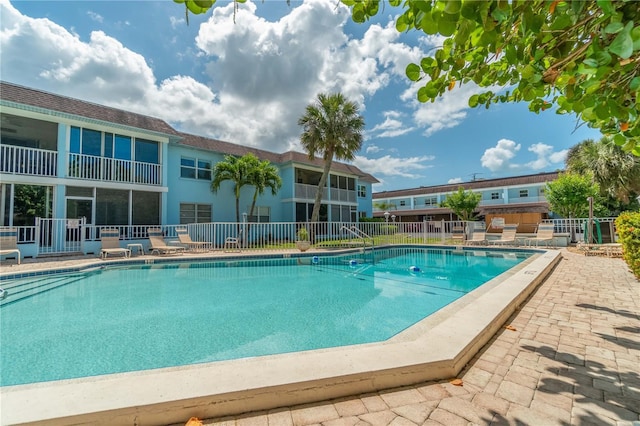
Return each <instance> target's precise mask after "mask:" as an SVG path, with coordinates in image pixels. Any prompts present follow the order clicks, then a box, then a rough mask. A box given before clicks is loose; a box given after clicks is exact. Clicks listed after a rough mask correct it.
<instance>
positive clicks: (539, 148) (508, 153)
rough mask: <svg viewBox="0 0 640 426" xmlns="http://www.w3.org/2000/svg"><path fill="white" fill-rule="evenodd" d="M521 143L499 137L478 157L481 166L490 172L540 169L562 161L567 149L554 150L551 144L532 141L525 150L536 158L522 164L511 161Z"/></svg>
mask: <svg viewBox="0 0 640 426" xmlns="http://www.w3.org/2000/svg"><path fill="white" fill-rule="evenodd" d="M520 148H521V145H520V144H517V143H515V142H514V141H512V140H509V139H500V140H499V141H498V143H497V144H496V146H495V147H493V148H489V149H487V150H485V152H484V154H483V155H482V158H481V159H480V161H481V163H482V166H483V167H486V168H488V169H489V170H491V171H492V172H497V171H506V170H513V169H517V168H522V169H530V170H542V169H545V168H547V167H549V166H550V165H552V164H557V163H562V162H564V159H565V158H566V156H567V152H568V150H566V149H563V150H562V151H554V150H553V146H551V145H547V144H544V143H541V142H539V143H534V144H533V145H531V146H529V148H527V151H529V152H532V153H534V154H535V155H536V159H535V160H532V161H529V162H527V163H524V164H518V163H515V162H512V160H513V159H514V158H515V157H516V155H517V153H518V151H520Z"/></svg>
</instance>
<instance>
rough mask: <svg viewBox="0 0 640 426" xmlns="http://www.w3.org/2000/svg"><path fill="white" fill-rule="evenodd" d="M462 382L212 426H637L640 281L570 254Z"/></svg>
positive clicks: (619, 266) (605, 263) (612, 263)
mask: <svg viewBox="0 0 640 426" xmlns="http://www.w3.org/2000/svg"><path fill="white" fill-rule="evenodd" d="M563 256H564V259H563V260H562V261H561V262H560V264H559V265H558V266H557V267H556V269H555V270H554V271H553V273H552V275H551V276H550V277H549V278H548V279H547V280H546V281H545V282H544V283H543V284H542V285H541V286H540V287H539V288H538V290H537V291H536V292H535V293H534V294H533V295H532V296H531V298H530V299H529V300H528V301H527V302H526V304H525V305H523V306H522V308H521V309H520V310H519V311H517V313H516V314H514V315H513V316H512V317H511V319H510V320H509V324H510V325H512V326H513V327H514V328H515V330H508V329H503V330H502V331H501V332H500V333H498V334H497V335H496V336H495V337H494V338H493V339H492V340H491V341H490V342H489V343H488V344H487V345H486V346H485V347H484V348H483V349H482V351H481V352H480V353H479V354H478V355H477V356H476V357H475V358H474V359H473V360H472V361H471V362H470V363H469V365H468V366H467V368H465V370H464V371H463V372H461V373H460V375H459V378H461V379H462V381H463V385H462V386H453V385H452V384H450V383H449V381H442V382H437V383H436V382H428V383H423V384H420V385H416V386H412V387H407V388H402V389H393V390H389V391H385V392H378V393H375V394H368V395H359V396H354V397H352V398H344V399H340V400H334V401H327V402H323V403H318V404H313V405H307V406H299V407H290V408H282V409H276V410H271V411H269V412H262V413H251V414H246V415H243V416H237V417H228V418H224V419H209V420H206V421H204V423H205V424H206V425H216V426H218V425H220V426H231V425H235V426H252V425H265V426H266V425H269V426H273V425H282V426H287V425H319V424H322V425H325V426H352V425H358V426H366V425H373V426H386V425H392V426H405V425H408V426H410V425H446V426H455V425H469V424H478V425H488V424H491V425H494V424H495V425H500V424H509V425H536V426H538V425H541V426H546V425H585V426H586V425H640V415H639V413H640V282H638V280H636V279H635V278H634V277H633V275H632V274H631V273H630V272H629V271H628V269H627V268H626V264H625V263H624V262H623V261H622V260H620V259H610V258H598V257H584V256H582V255H578V254H573V253H569V252H566V251H565V252H564V253H563Z"/></svg>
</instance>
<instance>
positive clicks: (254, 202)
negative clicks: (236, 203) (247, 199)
mask: <svg viewBox="0 0 640 426" xmlns="http://www.w3.org/2000/svg"><path fill="white" fill-rule="evenodd" d="M257 199H258V189H257V188H256V190H255V192H254V193H253V200H251V208H250V209H249V216H248V217H253V210H254V209H255V207H256V200H257ZM250 227H251V223H249V220H248V219H247V235H249V228H250Z"/></svg>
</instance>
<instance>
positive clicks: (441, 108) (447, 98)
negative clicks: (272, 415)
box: [401, 83, 489, 136]
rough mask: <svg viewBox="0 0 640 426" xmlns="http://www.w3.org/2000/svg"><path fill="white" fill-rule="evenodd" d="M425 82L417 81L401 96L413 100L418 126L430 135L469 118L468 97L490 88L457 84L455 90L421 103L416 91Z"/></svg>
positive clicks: (406, 99)
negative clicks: (433, 100) (432, 100)
mask: <svg viewBox="0 0 640 426" xmlns="http://www.w3.org/2000/svg"><path fill="white" fill-rule="evenodd" d="M422 85H423V84H419V83H416V84H414V85H413V86H411V87H410V88H408V89H407V90H405V91H404V92H403V94H402V96H401V98H402V99H403V100H404V101H409V102H411V103H412V104H413V105H414V107H415V112H414V114H413V118H414V120H415V122H416V124H417V125H418V126H421V127H424V128H425V130H424V135H425V136H430V135H432V134H434V133H436V132H438V131H440V130H444V129H450V128H452V127H456V126H459V125H460V124H462V122H463V121H464V120H465V118H467V110H468V109H470V107H469V104H468V99H469V97H470V96H471V95H473V94H475V93H480V92H484V91H486V90H489V89H487V88H480V87H478V86H477V85H475V84H473V83H468V84H465V85H463V86H461V87H458V86H456V87H455V88H454V89H453V90H451V91H447V92H445V93H444V94H443V95H442V96H441V97H439V98H437V99H436V100H435V102H427V103H420V102H418V100H417V99H416V93H417V92H418V89H419V88H420V87H422Z"/></svg>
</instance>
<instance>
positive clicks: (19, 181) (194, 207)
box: [0, 82, 377, 255]
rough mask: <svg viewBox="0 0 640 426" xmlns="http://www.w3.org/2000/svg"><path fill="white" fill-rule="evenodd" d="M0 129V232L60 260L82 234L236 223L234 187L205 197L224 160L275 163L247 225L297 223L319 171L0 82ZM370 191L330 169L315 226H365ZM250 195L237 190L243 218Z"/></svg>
mask: <svg viewBox="0 0 640 426" xmlns="http://www.w3.org/2000/svg"><path fill="white" fill-rule="evenodd" d="M0 120H1V124H2V125H1V134H0V225H2V226H14V227H24V228H23V229H21V235H20V241H22V242H28V241H35V240H38V244H37V246H38V247H39V250H48V252H57V251H60V250H59V249H57V248H56V247H54V245H55V240H56V237H60V236H61V235H59V234H60V233H63V234H65V235H64V236H62V239H66V240H69V239H70V238H69V233H70V232H73V230H74V229H80V228H83V227H84V228H89V227H91V226H108V225H112V226H116V225H117V226H121V227H122V226H130V227H131V228H130V229H134V227H135V226H136V225H167V224H181V223H202V222H214V221H215V222H232V221H235V217H236V216H235V196H234V194H233V191H232V189H231V188H232V184H231V183H230V182H224V183H223V184H222V187H221V188H220V189H219V191H217V193H215V194H214V193H212V192H211V189H210V186H211V171H212V167H213V166H215V164H216V163H217V162H219V161H221V160H222V159H223V158H224V156H225V155H227V154H229V155H236V156H241V155H244V154H246V153H249V152H252V153H254V154H255V155H256V156H257V157H258V158H260V159H261V160H269V161H270V162H271V163H273V164H274V165H275V166H276V167H277V168H278V170H279V173H280V176H281V178H282V180H283V186H282V188H281V190H280V191H279V192H278V194H277V195H275V196H274V195H271V193H270V192H266V193H265V194H263V195H261V196H260V197H259V199H258V203H257V208H256V211H255V212H254V215H253V217H249V218H247V220H248V221H255V222H291V221H305V220H307V219H308V218H309V216H310V212H311V208H312V207H313V202H314V199H315V194H316V191H317V188H318V182H319V179H320V175H321V173H322V167H323V163H322V161H321V160H320V159H315V160H309V158H308V156H307V155H306V154H303V153H298V152H285V153H283V154H277V153H273V152H269V151H265V150H259V149H255V148H248V147H244V146H241V145H236V144H232V143H229V142H222V141H218V140H214V139H210V138H205V137H201V136H196V135H190V134H186V133H182V132H179V131H177V130H176V129H174V128H173V127H171V126H170V125H169V124H168V123H166V122H165V121H163V120H161V119H157V118H153V117H148V116H145V115H142V114H136V113H132V112H128V111H123V110H120V109H116V108H111V107H107V106H104V105H99V104H95V103H91V102H85V101H81V100H78V99H73V98H69V97H64V96H59V95H56V94H52V93H48V92H44V91H40V90H35V89H32V88H27V87H23V86H18V85H14V84H11V83H7V82H0ZM375 182H377V180H376V179H375V178H374V177H373V176H371V175H370V174H367V173H364V172H362V171H361V170H359V169H358V168H357V167H355V166H352V165H348V164H344V163H340V162H334V163H333V166H332V169H331V175H330V178H329V180H328V185H327V188H325V190H324V195H323V206H322V209H321V215H320V220H321V221H330V222H336V221H357V219H358V217H363V216H369V217H370V216H371V215H372V192H371V185H372V184H373V183H375ZM253 190H254V189H253V188H252V187H245V188H243V191H242V194H241V209H242V211H243V213H248V212H249V205H250V203H251V199H252V196H253ZM36 218H40V220H49V221H51V223H53V221H54V220H62V221H63V222H64V230H62V231H60V230H54V229H46V227H38V228H36V227H35V225H36V223H35V221H36ZM42 223H43V224H44V223H47V222H42ZM36 229H38V231H36ZM123 229H124V228H123ZM36 232H38V233H39V235H35V234H36ZM47 246H48V248H47ZM65 251H66V249H65ZM37 254H38V253H26V255H37Z"/></svg>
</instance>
